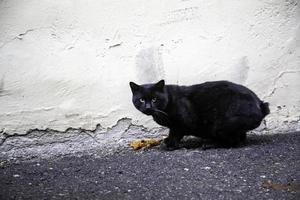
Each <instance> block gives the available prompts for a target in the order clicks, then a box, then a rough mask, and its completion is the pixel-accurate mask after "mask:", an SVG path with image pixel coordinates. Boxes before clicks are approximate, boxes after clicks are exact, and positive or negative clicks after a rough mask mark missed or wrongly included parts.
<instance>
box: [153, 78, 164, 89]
mask: <svg viewBox="0 0 300 200" xmlns="http://www.w3.org/2000/svg"><path fill="white" fill-rule="evenodd" d="M154 87H155V88H156V89H158V90H160V91H163V89H164V87H165V80H160V81H158V82H157V83H156V84H155V85H154Z"/></svg>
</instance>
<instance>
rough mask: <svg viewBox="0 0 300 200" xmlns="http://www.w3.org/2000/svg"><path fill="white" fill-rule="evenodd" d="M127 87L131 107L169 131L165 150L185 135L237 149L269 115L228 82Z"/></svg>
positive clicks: (258, 102)
mask: <svg viewBox="0 0 300 200" xmlns="http://www.w3.org/2000/svg"><path fill="white" fill-rule="evenodd" d="M130 87H131V90H132V93H133V97H132V101H133V104H134V106H135V107H136V108H137V109H138V110H139V111H141V112H143V113H144V114H146V115H152V117H153V119H154V121H156V122H157V123H158V124H160V125H162V126H166V127H168V128H169V129H170V132H169V136H168V137H167V138H166V139H165V140H164V144H165V146H166V147H167V148H168V149H175V148H177V147H178V144H179V142H180V140H181V139H182V138H183V136H185V135H194V136H197V137H200V138H203V139H209V140H212V141H214V142H216V143H217V144H219V145H222V146H227V147H233V146H236V145H238V144H239V143H241V142H243V141H245V139H246V132H247V131H249V130H252V129H255V128H257V127H258V126H259V125H260V123H261V121H262V120H263V118H264V117H265V116H266V115H268V114H269V113H270V110H269V105H268V103H264V102H263V101H261V100H260V99H259V98H258V97H257V96H256V94H254V93H253V92H252V91H251V90H249V89H248V88H246V87H244V86H242V85H238V84H235V83H232V82H229V81H215V82H205V83H202V84H198V85H192V86H178V85H165V82H164V80H161V81H159V82H158V83H156V84H145V85H137V84H135V83H133V82H130Z"/></svg>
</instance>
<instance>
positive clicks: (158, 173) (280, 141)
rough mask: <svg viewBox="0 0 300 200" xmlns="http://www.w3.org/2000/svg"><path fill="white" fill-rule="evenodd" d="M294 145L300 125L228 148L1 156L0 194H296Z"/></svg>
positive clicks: (299, 183) (298, 168) (299, 195)
mask: <svg viewBox="0 0 300 200" xmlns="http://www.w3.org/2000/svg"><path fill="white" fill-rule="evenodd" d="M299 144H300V132H297V133H285V134H276V135H255V134H253V135H250V136H249V139H248V143H247V144H246V145H243V146H241V147H238V148H231V149H225V148H218V149H214V148H212V149H207V150H203V149H202V148H200V147H199V146H201V144H199V145H197V142H196V144H195V142H194V141H192V140H190V141H189V140H187V141H186V142H185V143H183V145H182V146H183V147H182V148H181V149H178V150H175V151H164V150H161V149H159V147H154V148H151V149H149V150H141V151H134V150H132V149H130V148H128V147H124V148H122V149H119V150H118V151H115V152H114V153H112V154H107V155H104V154H103V155H102V154H101V153H99V152H100V151H101V150H99V151H98V153H97V151H95V152H92V153H91V152H89V153H86V154H76V155H65V156H60V157H54V158H48V159H31V160H1V161H0V199H3V200H6V199H107V200H108V199H109V200H113V199H135V200H139V199H170V200H171V199H172V200H173V199H180V200H181V199H256V200H257V199H300V159H299V157H300V156H299V155H300V154H299V152H300V151H299V150H300V147H299Z"/></svg>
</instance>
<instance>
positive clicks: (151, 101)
mask: <svg viewBox="0 0 300 200" xmlns="http://www.w3.org/2000/svg"><path fill="white" fill-rule="evenodd" d="M129 85H130V88H131V91H132V102H133V105H134V106H135V107H136V109H138V110H139V111H141V112H142V113H144V114H146V115H151V114H153V112H154V111H156V110H160V111H164V110H165V108H166V107H167V105H168V95H167V93H166V89H165V81H164V80H161V81H159V82H157V83H155V84H145V85H138V84H136V83H134V82H130V83H129Z"/></svg>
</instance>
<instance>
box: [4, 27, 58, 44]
mask: <svg viewBox="0 0 300 200" xmlns="http://www.w3.org/2000/svg"><path fill="white" fill-rule="evenodd" d="M42 29H52V27H40V28H31V29H27V30H26V31H24V32H23V33H19V34H18V35H17V36H15V37H13V38H12V39H10V40H7V41H5V42H3V44H2V45H0V49H2V48H3V47H5V46H6V45H7V44H9V43H11V42H13V41H15V40H23V38H24V37H25V36H26V35H27V34H28V33H30V32H33V31H37V30H42Z"/></svg>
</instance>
